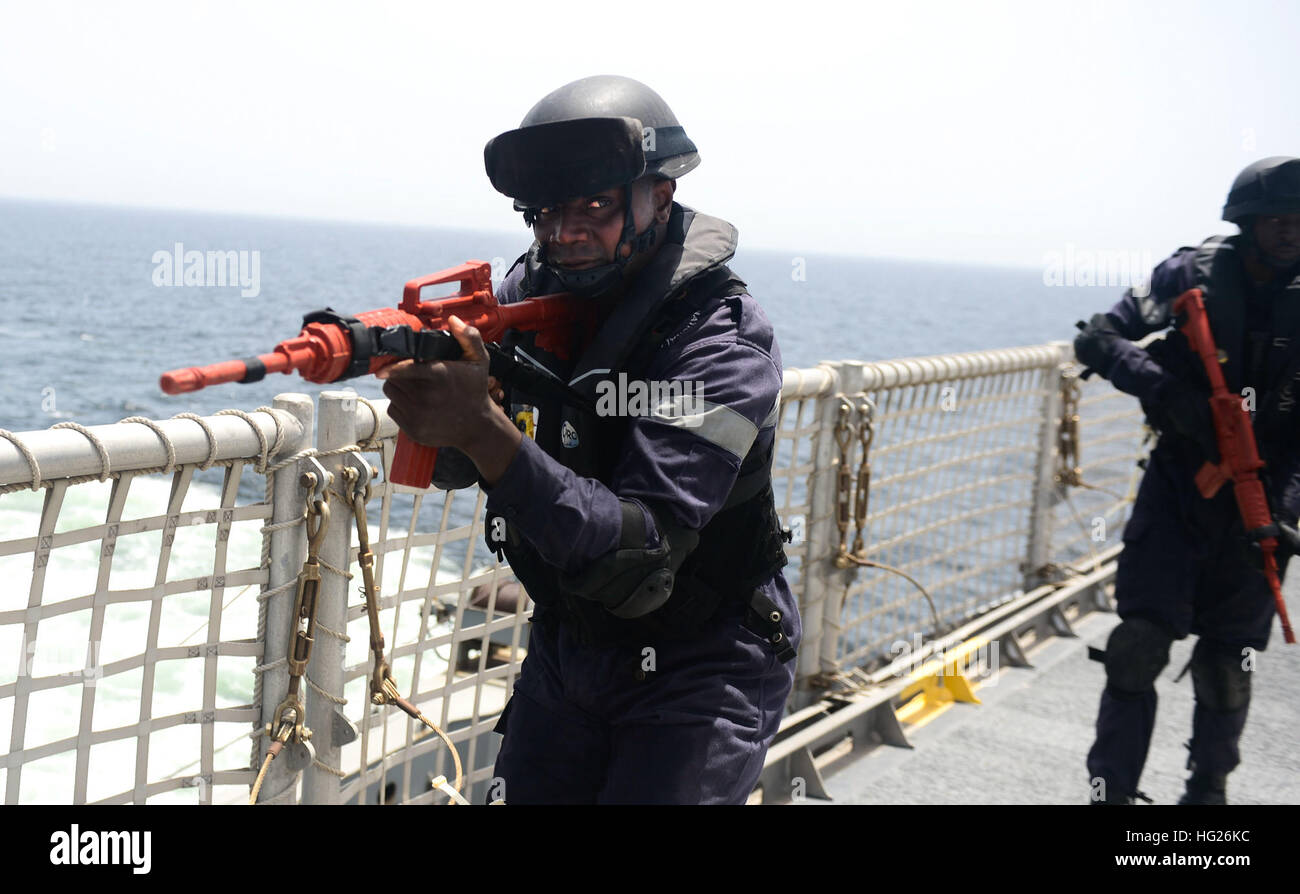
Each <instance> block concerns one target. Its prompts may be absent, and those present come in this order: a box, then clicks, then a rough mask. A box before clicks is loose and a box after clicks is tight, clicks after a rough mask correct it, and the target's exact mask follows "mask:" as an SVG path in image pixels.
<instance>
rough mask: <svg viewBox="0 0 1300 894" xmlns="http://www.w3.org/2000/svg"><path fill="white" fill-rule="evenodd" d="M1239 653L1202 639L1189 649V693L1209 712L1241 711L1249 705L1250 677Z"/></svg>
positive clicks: (1232, 648)
mask: <svg viewBox="0 0 1300 894" xmlns="http://www.w3.org/2000/svg"><path fill="white" fill-rule="evenodd" d="M1241 653H1242V650H1241V649H1238V648H1234V647H1232V646H1228V645H1225V644H1224V643H1216V642H1213V641H1211V640H1206V639H1204V638H1202V639H1198V640H1197V641H1196V647H1195V648H1194V649H1192V690H1193V692H1195V693H1196V700H1197V701H1198V702H1200V703H1201V704H1202V705H1203V706H1205V707H1207V708H1209V709H1210V710H1211V711H1240V710H1241V709H1242V708H1245V707H1246V706H1248V705H1249V704H1250V675H1251V671H1248V670H1246V668H1245V667H1244V666H1243V665H1244V664H1245V660H1246V659H1245V656H1244V655H1242V654H1241Z"/></svg>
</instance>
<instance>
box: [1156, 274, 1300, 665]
mask: <svg viewBox="0 0 1300 894" xmlns="http://www.w3.org/2000/svg"><path fill="white" fill-rule="evenodd" d="M1174 313H1175V314H1186V316H1187V321H1186V322H1185V323H1183V325H1181V326H1179V327H1178V330H1179V331H1180V332H1182V333H1183V335H1185V336H1187V341H1188V342H1189V343H1190V344H1191V346H1192V350H1194V351H1195V352H1196V353H1197V354H1198V355H1200V358H1201V362H1202V363H1203V364H1204V365H1205V374H1206V375H1207V376H1208V377H1209V379H1210V410H1211V412H1212V413H1213V416H1214V435H1215V438H1216V439H1217V441H1218V445H1219V464H1218V465H1215V464H1214V463H1211V462H1206V463H1205V465H1203V466H1201V469H1200V471H1198V472H1197V473H1196V487H1197V489H1198V490H1200V492H1201V496H1203V497H1205V498H1206V499H1209V498H1210V497H1212V496H1214V495H1215V494H1216V493H1218V492H1219V488H1221V487H1223V485H1224V484H1226V483H1228V482H1232V490H1233V495H1234V496H1236V498H1237V509H1238V510H1239V511H1240V512H1241V520H1242V522H1243V523H1244V524H1245V527H1246V533H1247V534H1250V533H1251V532H1254V531H1259V530H1260V529H1262V528H1268V527H1270V526H1271V525H1272V524H1273V516H1272V513H1270V512H1269V509H1268V498H1267V497H1266V496H1265V494H1264V485H1263V483H1262V482H1261V481H1260V480H1259V470H1260V469H1262V468H1264V461H1263V460H1262V459H1260V458H1259V449H1258V448H1257V447H1256V445H1255V430H1254V428H1253V427H1252V425H1251V420H1250V414H1249V413H1247V412H1246V407H1245V404H1244V403H1243V401H1242V399H1241V398H1240V397H1237V396H1235V395H1233V394H1232V393H1231V392H1229V391H1228V386H1227V384H1226V383H1225V382H1224V380H1223V370H1222V369H1220V368H1219V351H1218V348H1217V347H1216V346H1215V344H1214V335H1213V333H1211V332H1210V318H1209V316H1208V315H1207V314H1206V312H1205V301H1204V299H1203V297H1202V293H1201V290H1200V289H1188V290H1187V291H1186V292H1184V293H1183V294H1181V295H1179V296H1178V299H1177V300H1176V301H1174ZM1259 548H1260V551H1261V552H1262V553H1263V554H1264V576H1265V577H1267V578H1268V585H1269V587H1270V588H1271V589H1272V590H1273V600H1274V601H1275V602H1276V603H1277V615H1278V618H1279V619H1280V620H1281V622H1282V634H1283V636H1284V637H1285V639H1286V641H1287V642H1288V643H1294V642H1295V634H1294V633H1292V632H1291V619H1290V618H1288V617H1287V613H1286V602H1284V601H1283V599H1282V583H1281V581H1280V580H1279V579H1278V573H1277V558H1276V556H1275V555H1274V553H1275V551H1276V550H1277V538H1276V537H1273V536H1266V537H1260V538H1259Z"/></svg>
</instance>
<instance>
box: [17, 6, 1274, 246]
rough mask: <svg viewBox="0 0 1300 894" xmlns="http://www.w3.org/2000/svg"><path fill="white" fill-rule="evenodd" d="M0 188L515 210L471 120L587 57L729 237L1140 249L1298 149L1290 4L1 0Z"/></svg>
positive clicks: (489, 128)
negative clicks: (684, 144)
mask: <svg viewBox="0 0 1300 894" xmlns="http://www.w3.org/2000/svg"><path fill="white" fill-rule="evenodd" d="M0 3H2V5H0V10H2V11H0V196H10V197H25V198H48V199H65V200H74V201H86V202H94V203H112V204H127V205H145V206H155V207H168V208H190V209H210V210H222V211H238V212H249V213H255V214H272V215H281V216H293V217H306V218H332V219H343V220H356V221H392V222H400V223H410V224H425V225H436V226H452V227H464V228H469V229H487V230H505V231H515V232H519V233H520V235H521V237H522V236H523V235H525V234H523V232H522V224H521V223H520V222H519V217H518V215H516V214H514V212H512V211H511V209H510V201H509V200H508V199H506V198H504V197H503V196H500V195H499V194H497V193H496V192H494V191H493V190H492V188H491V186H490V185H489V184H488V181H487V178H486V176H485V175H484V173H483V161H482V151H483V144H484V143H485V142H486V141H487V140H488V139H489V138H491V137H492V136H494V135H495V134H497V133H499V132H501V131H503V130H507V129H510V128H512V127H514V126H516V125H517V124H518V122H519V119H520V118H521V117H522V116H523V114H524V113H525V112H526V111H527V110H528V108H529V107H530V106H531V105H532V104H533V103H534V102H535V101H536V100H537V99H539V98H541V96H542V95H544V94H545V93H547V92H549V91H550V90H551V89H553V88H555V87H558V86H559V85H561V84H563V83H566V82H568V81H571V80H574V79H576V78H579V77H583V76H586V75H590V74H624V75H627V76H630V77H634V78H637V79H638V80H641V81H644V82H646V83H647V84H649V85H650V86H651V87H653V88H654V89H655V90H657V91H658V92H659V93H660V95H662V96H663V97H664V98H665V99H666V100H667V101H668V103H669V104H670V105H671V106H672V107H673V109H674V111H675V112H676V113H677V116H678V118H679V119H680V120H681V122H682V123H683V124H684V125H685V127H686V129H687V132H688V133H689V134H690V136H691V137H692V138H693V139H694V140H695V142H696V144H697V145H698V146H699V147H700V151H701V155H702V158H703V163H702V164H701V165H700V167H699V168H697V169H696V170H695V171H693V172H692V173H690V174H689V175H687V176H686V177H685V178H683V179H682V181H681V182H680V183H679V185H678V186H679V188H678V193H677V195H678V199H679V200H680V201H682V202H684V203H686V204H689V205H692V206H694V207H696V208H699V209H701V210H704V211H708V212H709V213H712V214H716V215H718V216H720V217H724V218H726V219H728V220H730V221H732V222H733V223H735V224H736V225H737V227H739V229H740V233H741V244H742V246H750V247H762V248H770V249H777V250H780V251H788V252H790V254H791V255H792V256H793V255H800V254H811V253H816V252H834V253H849V254H864V255H875V256H890V257H907V258H927V259H939V260H951V261H966V262H977V263H989V264H1005V265H1017V266H1021V265H1023V266H1040V265H1041V264H1042V262H1043V258H1044V256H1045V255H1046V254H1047V253H1048V252H1053V251H1056V252H1061V251H1065V250H1066V249H1067V247H1068V246H1071V245H1072V246H1074V247H1075V249H1077V250H1084V251H1088V250H1091V251H1096V250H1124V251H1132V252H1150V253H1151V254H1152V255H1153V256H1154V258H1155V259H1156V260H1159V259H1160V258H1162V257H1164V256H1165V255H1166V254H1168V253H1169V252H1170V251H1171V250H1172V249H1174V248H1175V247H1177V246H1178V245H1181V244H1186V243H1189V242H1196V241H1199V240H1200V239H1201V238H1203V237H1204V236H1206V235H1209V234H1211V233H1215V232H1232V228H1231V227H1230V226H1229V225H1227V224H1223V223H1219V222H1218V218H1219V210H1220V208H1221V206H1222V204H1223V199H1224V196H1225V194H1226V192H1227V188H1228V185H1229V184H1230V182H1231V180H1232V178H1233V177H1234V176H1235V174H1236V173H1237V171H1238V170H1240V169H1241V168H1242V167H1243V166H1245V165H1246V164H1248V163H1249V162H1251V161H1253V160H1255V159H1256V158H1260V157H1263V156H1266V155H1300V99H1297V85H1300V52H1298V51H1297V49H1296V47H1297V42H1298V41H1300V4H1296V3H1294V2H1241V3H1234V4H1227V3H1222V2H1199V3H1157V2H1152V3H1147V2H1136V0H1135V2H1130V3H1109V2H1095V3H1094V2H1086V0H1078V2H1071V3H1045V2H1028V3H949V2H931V3H924V4H921V3H907V2H890V3H864V4H853V5H850V4H848V3H837V4H828V5H823V4H818V3H811V2H798V3H781V4H770V5H769V4H762V5H759V4H752V5H740V4H728V5H726V6H722V5H717V6H714V5H713V4H709V3H704V2H693V3H663V4H647V3H570V2H564V3H552V4H546V3H532V4H528V5H517V4H513V3H507V2H501V0H494V2H484V3H472V4H440V3H439V4H433V3H429V4H423V3H421V4H415V3H410V4H399V3H365V4H359V3H350V4H335V3H322V2H315V3H301V4H299V3H268V2H264V3H258V4H253V3H233V2H223V3H175V2H170V3H134V4H101V3H20V2H13V0H0Z"/></svg>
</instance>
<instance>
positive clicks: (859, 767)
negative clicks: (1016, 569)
mask: <svg viewBox="0 0 1300 894" xmlns="http://www.w3.org/2000/svg"><path fill="white" fill-rule="evenodd" d="M1285 594H1286V598H1287V607H1288V610H1289V614H1290V616H1291V619H1292V625H1293V627H1300V574H1292V575H1289V580H1288V581H1287V584H1286V587H1285ZM1118 621H1119V619H1118V617H1116V616H1115V615H1113V614H1108V613H1100V612H1097V613H1093V614H1090V615H1088V616H1086V617H1085V618H1084V619H1082V620H1081V621H1080V622H1079V623H1078V624H1076V625H1075V630H1076V632H1077V633H1078V634H1079V636H1078V638H1077V639H1068V638H1059V637H1058V638H1054V639H1050V640H1048V641H1047V642H1045V643H1044V644H1043V645H1042V646H1041V647H1040V648H1039V649H1037V650H1036V651H1031V652H1030V654H1029V656H1028V657H1029V660H1030V662H1032V663H1033V665H1034V666H1033V667H1032V668H1014V667H1006V666H1005V662H1003V664H1004V667H1003V668H1002V669H1001V670H1000V671H999V672H998V674H997V676H996V677H994V678H992V679H990V680H988V681H985V682H984V683H983V685H982V686H980V688H979V689H977V690H976V695H977V696H978V697H979V698H980V700H981V701H982V702H983V704H982V705H967V704H958V705H955V706H953V707H951V708H949V709H948V710H947V711H946V712H945V713H943V714H941V715H940V716H938V717H937V718H936V719H934V720H932V721H931V722H930V723H928V724H925V725H922V726H920V727H918V728H916V729H915V730H909V731H908V738H909V740H910V741H911V742H912V744H913V745H914V746H915V748H914V749H910V750H909V749H905V748H891V747H889V746H880V747H878V748H876V749H874V750H872V751H868V752H866V753H864V754H861V755H860V756H858V757H849V758H846V759H844V760H843V761H841V762H840V763H839V764H838V765H833V766H831V767H828V768H826V770H825V771H824V774H825V779H826V787H827V789H828V791H829V792H830V793H831V795H832V797H833V798H834V803H839V804H1086V803H1087V801H1088V792H1089V789H1088V773H1087V770H1086V767H1085V766H1084V758H1085V756H1086V755H1087V752H1088V749H1089V747H1090V746H1091V745H1092V740H1093V728H1094V723H1095V722H1096V716H1097V706H1098V702H1099V699H1100V697H1101V690H1102V687H1103V686H1104V684H1105V670H1104V668H1103V667H1102V665H1101V664H1099V663H1098V662H1095V661H1089V660H1088V658H1087V646H1088V645H1095V646H1098V647H1104V646H1105V644H1106V637H1107V635H1108V634H1109V633H1110V630H1111V628H1112V627H1114V625H1115V624H1116V623H1118ZM1194 643H1195V637H1188V638H1187V639H1185V640H1183V641H1182V642H1177V643H1174V647H1173V650H1172V653H1171V657H1170V661H1169V666H1168V667H1166V668H1165V670H1164V672H1163V673H1161V675H1160V679H1159V680H1158V681H1157V683H1156V691H1157V693H1158V695H1159V699H1160V704H1159V710H1158V712H1157V716H1156V728H1155V735H1154V737H1153V739H1152V742H1151V753H1150V755H1149V756H1148V757H1147V763H1146V769H1145V770H1144V771H1143V775H1142V781H1141V785H1140V788H1141V789H1142V790H1143V791H1145V792H1146V793H1147V795H1149V796H1150V797H1151V798H1153V799H1154V800H1155V803H1156V804H1173V803H1176V802H1177V800H1178V797H1179V796H1180V795H1181V794H1182V791H1183V781H1184V780H1185V779H1186V777H1187V775H1188V773H1187V771H1186V770H1185V769H1184V767H1185V765H1186V760H1187V751H1186V749H1185V748H1184V742H1186V741H1187V739H1188V738H1190V736H1191V727H1192V683H1191V674H1190V673H1188V674H1187V675H1186V676H1184V677H1183V679H1182V680H1181V681H1180V682H1178V683H1175V682H1174V677H1175V676H1177V675H1178V672H1179V671H1181V670H1182V668H1183V665H1185V664H1186V663H1187V660H1188V658H1189V657H1190V656H1191V650H1192V646H1193V644H1194ZM1257 661H1258V664H1257V668H1256V671H1257V676H1256V677H1255V678H1254V680H1253V690H1252V699H1251V706H1250V717H1249V720H1248V721H1247V723H1246V731H1245V734H1244V735H1243V736H1242V738H1241V766H1239V767H1238V768H1237V770H1236V771H1235V772H1234V773H1233V774H1232V775H1231V776H1229V777H1228V803H1229V804H1234V803H1236V804H1300V645H1294V646H1288V645H1286V644H1285V643H1283V641H1282V633H1281V627H1280V625H1279V624H1278V623H1277V621H1276V620H1274V626H1273V634H1272V637H1271V639H1270V641H1269V648H1268V649H1267V650H1266V651H1264V652H1261V653H1259V654H1258V656H1257ZM804 803H809V804H816V803H821V804H825V803H828V802H825V801H818V800H815V799H811V798H809V799H807V800H806V801H805V802H804Z"/></svg>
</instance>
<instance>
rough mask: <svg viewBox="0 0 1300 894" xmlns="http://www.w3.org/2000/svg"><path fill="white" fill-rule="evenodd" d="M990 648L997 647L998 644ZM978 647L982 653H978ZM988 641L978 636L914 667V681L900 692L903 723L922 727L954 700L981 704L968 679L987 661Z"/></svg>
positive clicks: (900, 719) (900, 710) (900, 712)
mask: <svg viewBox="0 0 1300 894" xmlns="http://www.w3.org/2000/svg"><path fill="white" fill-rule="evenodd" d="M991 648H993V649H996V648H997V646H996V645H995V646H992V647H991ZM981 649H983V650H984V652H983V653H982V654H981V651H980V650H981ZM989 649H990V645H989V640H988V639H987V638H985V637H982V636H977V637H975V638H973V639H970V640H967V641H966V642H964V643H962V644H961V645H959V646H957V647H956V648H953V649H949V650H947V651H945V652H943V653H942V655H939V656H935V657H933V658H931V659H930V660H928V661H926V662H925V663H924V664H922V665H921V666H920V667H919V668H917V669H916V670H914V671H913V672H912V673H911V674H910V675H909V679H911V680H913V681H914V682H912V683H911V684H909V685H908V686H907V688H906V689H904V690H903V691H902V692H901V693H899V698H900V699H901V700H902V703H903V704H902V707H900V708H899V709H898V710H897V712H896V713H897V715H898V719H899V721H900V722H902V723H907V724H910V725H912V726H921V725H923V724H925V723H929V722H930V721H931V720H933V719H934V718H935V717H937V716H939V714H941V713H943V712H944V711H946V710H947V709H948V708H950V707H951V706H952V705H953V704H955V703H957V702H969V703H971V704H976V705H978V704H980V700H979V698H977V697H976V695H975V687H974V685H973V684H972V682H971V679H970V672H971V671H972V670H979V668H980V665H981V664H985V665H987V664H988V661H987V657H988V650H989Z"/></svg>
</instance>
